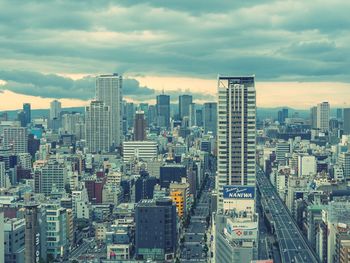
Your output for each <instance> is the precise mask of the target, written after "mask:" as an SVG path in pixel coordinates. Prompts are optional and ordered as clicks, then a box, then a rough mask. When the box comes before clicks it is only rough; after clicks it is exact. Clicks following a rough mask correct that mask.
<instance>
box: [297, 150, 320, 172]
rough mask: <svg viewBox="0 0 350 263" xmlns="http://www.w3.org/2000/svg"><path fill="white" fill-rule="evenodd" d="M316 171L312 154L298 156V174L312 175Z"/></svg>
mask: <svg viewBox="0 0 350 263" xmlns="http://www.w3.org/2000/svg"><path fill="white" fill-rule="evenodd" d="M316 173H317V162H316V157H315V156H312V155H308V156H303V155H299V156H298V176H301V177H303V176H306V177H308V176H314V175H316Z"/></svg>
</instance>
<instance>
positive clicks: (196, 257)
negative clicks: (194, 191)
mask: <svg viewBox="0 0 350 263" xmlns="http://www.w3.org/2000/svg"><path fill="white" fill-rule="evenodd" d="M212 180H213V178H211V177H210V176H209V177H208V180H207V182H206V184H205V185H204V188H203V191H202V194H201V196H200V198H199V200H198V202H197V205H196V208H195V209H194V213H193V215H192V216H191V220H190V223H189V225H188V227H187V228H186V229H185V233H184V243H183V246H182V248H181V250H180V261H181V262H182V263H186V262H187V263H189V262H203V263H204V262H208V259H207V255H206V253H204V250H203V249H204V247H205V245H206V242H205V238H204V236H205V235H206V236H207V238H208V239H209V238H210V237H209V236H208V235H207V234H206V233H207V222H206V218H207V216H208V215H209V213H210V210H209V209H210V208H209V206H210V191H209V189H210V187H211V186H212ZM208 254H209V253H208Z"/></svg>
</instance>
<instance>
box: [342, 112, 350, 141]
mask: <svg viewBox="0 0 350 263" xmlns="http://www.w3.org/2000/svg"><path fill="white" fill-rule="evenodd" d="M343 129H344V134H346V135H350V108H346V109H344V111H343Z"/></svg>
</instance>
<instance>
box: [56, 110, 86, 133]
mask: <svg viewBox="0 0 350 263" xmlns="http://www.w3.org/2000/svg"><path fill="white" fill-rule="evenodd" d="M79 123H82V124H83V123H84V115H83V114H81V113H66V114H63V115H62V128H61V133H63V134H73V135H77V134H79V125H77V124H79Z"/></svg>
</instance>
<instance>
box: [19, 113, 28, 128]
mask: <svg viewBox="0 0 350 263" xmlns="http://www.w3.org/2000/svg"><path fill="white" fill-rule="evenodd" d="M17 121H18V122H19V123H20V124H21V127H26V126H27V123H26V115H25V112H24V111H23V110H21V111H19V112H17Z"/></svg>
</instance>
